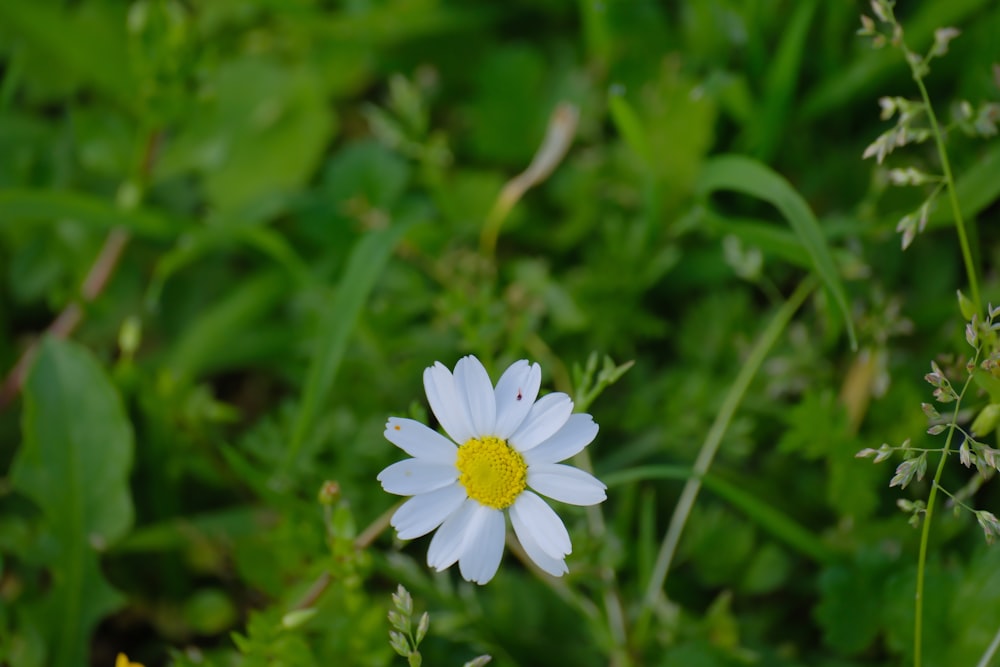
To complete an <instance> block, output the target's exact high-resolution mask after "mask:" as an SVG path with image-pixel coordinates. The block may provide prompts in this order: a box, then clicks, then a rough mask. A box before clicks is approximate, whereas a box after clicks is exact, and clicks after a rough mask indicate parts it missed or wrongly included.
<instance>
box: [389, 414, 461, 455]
mask: <svg viewBox="0 0 1000 667" xmlns="http://www.w3.org/2000/svg"><path fill="white" fill-rule="evenodd" d="M385 438H386V440H388V441H389V442H391V443H392V444H394V445H396V446H397V447H399V448H400V449H402V450H403V451H404V452H406V453H407V454H409V455H410V456H412V457H414V458H418V459H426V460H428V461H437V462H438V463H450V464H451V465H454V464H455V458H456V456H457V454H458V447H456V446H455V443H453V442H452V441H450V440H448V438H446V437H444V436H443V435H441V434H440V433H438V432H437V431H435V430H434V429H431V428H428V427H426V426H424V425H423V424H421V423H420V422H418V421H414V420H413V419H402V418H400V417H389V421H388V422H386V425H385Z"/></svg>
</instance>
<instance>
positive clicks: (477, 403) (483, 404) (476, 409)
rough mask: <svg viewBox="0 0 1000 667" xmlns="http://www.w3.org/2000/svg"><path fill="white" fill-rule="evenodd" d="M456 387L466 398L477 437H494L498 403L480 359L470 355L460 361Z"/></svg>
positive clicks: (456, 369) (457, 366)
mask: <svg viewBox="0 0 1000 667" xmlns="http://www.w3.org/2000/svg"><path fill="white" fill-rule="evenodd" d="M455 386H456V387H457V388H458V393H459V395H460V396H464V397H465V400H466V405H467V406H468V410H469V419H470V421H471V423H472V430H473V431H474V433H475V435H477V436H484V435H493V427H494V426H495V425H496V423H497V402H496V399H495V398H493V383H492V382H490V376H489V374H488V373H487V372H486V369H485V368H483V365H482V364H481V363H480V362H479V359H476V358H475V357H473V356H472V355H469V356H468V357H462V358H461V359H459V360H458V363H457V364H455ZM462 442H463V443H464V442H465V441H464V440H463V441H462Z"/></svg>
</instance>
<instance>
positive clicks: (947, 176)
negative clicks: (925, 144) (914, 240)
mask: <svg viewBox="0 0 1000 667" xmlns="http://www.w3.org/2000/svg"><path fill="white" fill-rule="evenodd" d="M905 52H906V49H905V48H904V53H905ZM908 60H909V59H908ZM911 71H912V73H913V80H914V81H915V82H916V84H917V88H919V89H920V97H921V98H923V101H924V106H925V108H926V109H927V120H928V122H929V123H930V125H931V134H933V135H934V143H935V145H936V146H937V151H938V159H940V160H941V170H942V171H943V172H944V180H945V183H946V184H947V187H948V200H949V202H950V203H951V212H952V216H953V217H954V218H955V229H956V231H957V232H958V243H959V245H960V246H961V248H962V261H963V262H964V263H965V273H966V275H967V277H968V280H969V291H970V292H971V293H972V303H974V304H975V305H976V311H977V312H979V313H980V316H981V315H982V312H981V311H982V301H980V298H979V277H978V276H977V273H976V263H975V262H974V261H973V258H972V249H971V247H970V245H969V234H968V232H967V231H966V228H965V218H963V217H962V209H961V207H960V206H959V204H958V195H957V194H956V192H955V178H954V177H953V176H952V173H951V162H950V161H949V160H948V150H947V149H946V148H945V143H944V133H943V132H942V131H941V126H940V125H939V124H938V120H937V115H935V113H934V107H933V106H931V98H930V95H928V93H927V86H925V85H924V79H923V76H922V74H921V73H920V70H919V69H918V66H915V65H911Z"/></svg>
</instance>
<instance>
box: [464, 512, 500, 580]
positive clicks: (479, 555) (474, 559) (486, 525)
mask: <svg viewBox="0 0 1000 667" xmlns="http://www.w3.org/2000/svg"><path fill="white" fill-rule="evenodd" d="M504 530H505V526H504V520H503V512H501V511H500V510H495V509H493V508H492V507H486V506H484V505H480V506H479V507H478V508H476V510H475V518H474V519H472V521H470V524H469V537H468V543H467V546H466V548H465V553H463V554H462V556H461V557H460V558H459V559H458V568H459V571H461V573H462V577H463V578H464V579H465V580H466V581H474V582H476V583H477V584H485V583H486V582H488V581H489V580H490V579H492V578H493V575H495V574H496V573H497V568H498V567H500V559H501V558H502V557H503V537H504Z"/></svg>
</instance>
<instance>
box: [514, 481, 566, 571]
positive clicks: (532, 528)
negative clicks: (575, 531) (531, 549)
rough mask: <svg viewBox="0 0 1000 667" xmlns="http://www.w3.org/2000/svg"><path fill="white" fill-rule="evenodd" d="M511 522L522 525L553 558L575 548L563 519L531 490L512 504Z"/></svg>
mask: <svg viewBox="0 0 1000 667" xmlns="http://www.w3.org/2000/svg"><path fill="white" fill-rule="evenodd" d="M510 519H511V523H513V524H514V525H515V526H516V525H517V524H518V523H520V524H521V527H522V528H523V529H524V530H525V531H527V532H528V533H529V534H530V535H531V537H533V538H534V539H535V542H537V543H538V546H540V547H541V548H542V550H543V551H544V552H545V553H547V554H548V555H549V556H551V557H552V558H563V557H565V556H566V554H568V553H570V552H571V551H572V550H573V545H572V544H571V543H570V541H569V533H568V532H566V526H564V525H563V522H562V519H560V518H559V515H558V514H556V513H555V511H553V509H552V508H551V507H549V506H548V504H547V503H546V502H545V501H544V500H542V499H541V498H539V497H538V496H536V495H535V494H534V493H532V492H531V491H524V492H522V493H521V495H519V496H518V497H517V500H515V501H514V504H513V505H511V506H510Z"/></svg>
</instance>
